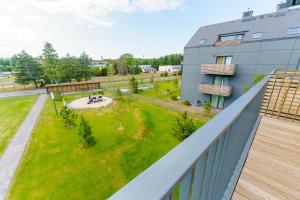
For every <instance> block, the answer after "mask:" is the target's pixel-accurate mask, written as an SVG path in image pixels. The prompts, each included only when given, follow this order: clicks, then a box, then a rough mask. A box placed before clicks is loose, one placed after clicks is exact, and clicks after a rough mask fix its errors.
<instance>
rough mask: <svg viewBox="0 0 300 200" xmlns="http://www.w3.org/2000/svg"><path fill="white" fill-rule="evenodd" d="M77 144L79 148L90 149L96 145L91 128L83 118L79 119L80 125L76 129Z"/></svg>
mask: <svg viewBox="0 0 300 200" xmlns="http://www.w3.org/2000/svg"><path fill="white" fill-rule="evenodd" d="M77 134H78V142H79V145H80V146H81V147H83V148H84V147H90V146H93V145H94V144H95V143H96V140H95V138H94V136H93V133H92V129H91V126H90V125H89V124H88V122H87V121H86V120H85V119H84V117H83V116H81V117H80V123H79V127H78V131H77Z"/></svg>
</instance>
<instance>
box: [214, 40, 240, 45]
mask: <svg viewBox="0 0 300 200" xmlns="http://www.w3.org/2000/svg"><path fill="white" fill-rule="evenodd" d="M241 42H242V40H226V41H216V42H215V44H214V46H215V47H222V46H234V45H239V44H241Z"/></svg>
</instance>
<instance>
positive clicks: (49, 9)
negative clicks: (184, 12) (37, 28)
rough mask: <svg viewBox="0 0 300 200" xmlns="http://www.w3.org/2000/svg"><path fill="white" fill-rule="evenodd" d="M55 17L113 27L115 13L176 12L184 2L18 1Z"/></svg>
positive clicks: (106, 0)
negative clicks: (65, 17) (139, 11)
mask: <svg viewBox="0 0 300 200" xmlns="http://www.w3.org/2000/svg"><path fill="white" fill-rule="evenodd" d="M18 1H22V2H23V3H27V4H30V5H31V6H34V7H35V8H38V9H39V10H42V11H44V12H46V13H49V14H53V15H58V14H59V15H69V16H71V17H72V18H74V19H76V20H81V21H86V22H89V23H92V24H95V25H100V26H112V25H113V20H112V19H111V16H112V14H113V13H130V12H134V11H138V10H142V11H146V12H155V11H163V10H174V9H177V8H179V7H181V6H182V5H183V4H184V0H18Z"/></svg>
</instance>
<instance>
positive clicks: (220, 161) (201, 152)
mask: <svg viewBox="0 0 300 200" xmlns="http://www.w3.org/2000/svg"><path fill="white" fill-rule="evenodd" d="M267 81H268V77H266V78H265V79H264V80H263V81H261V82H260V83H258V84H257V85H256V86H254V87H253V88H252V89H251V90H249V91H248V92H247V93H246V94H244V95H243V96H241V97H240V98H239V99H237V100H236V101H235V102H234V103H232V104H231V105H230V106H228V107H227V108H226V109H225V110H224V111H222V112H221V113H220V114H218V115H217V116H216V117H215V118H213V119H212V120H211V121H209V122H208V123H207V124H206V125H204V126H203V127H202V128H201V129H199V130H197V131H196V132H195V133H194V134H193V135H191V136H190V137H189V138H187V139H186V140H184V141H183V142H182V143H180V144H179V145H178V146H176V147H175V148H174V149H173V150H172V151H170V152H169V153H168V154H166V155H165V156H164V157H162V158H161V159H160V160H159V161H157V162H156V163H155V164H153V165H152V166H151V167H149V168H148V169H147V170H145V171H144V172H143V173H142V174H140V175H139V176H138V177H136V178H135V179H133V180H132V181H131V182H130V183H129V184H127V185H126V186H124V187H123V188H122V189H121V190H119V191H118V192H117V193H115V194H114V195H113V196H111V197H110V200H135V199H136V200H140V199H143V200H147V199H149V200H150V199H151V200H153V199H164V200H167V199H168V200H171V199H181V200H187V199H192V200H194V199H195V200H196V199H197V200H198V199H222V198H224V199H230V198H231V195H232V192H233V189H234V186H235V183H236V181H237V178H236V175H234V174H239V173H240V169H239V167H238V163H239V164H240V159H241V155H242V153H243V152H246V153H247V148H249V145H248V144H249V141H250V142H251V139H252V138H253V135H254V134H255V127H256V125H257V122H258V121H259V111H260V106H261V102H262V100H263V97H264V93H265V87H266V84H267ZM246 144H247V145H246ZM243 155H244V153H243ZM241 160H242V159H241ZM236 169H237V170H236ZM237 171H238V172H237ZM234 178H235V179H234ZM232 188H233V189H232Z"/></svg>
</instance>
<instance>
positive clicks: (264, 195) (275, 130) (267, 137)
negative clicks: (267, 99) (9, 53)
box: [232, 117, 300, 200]
mask: <svg viewBox="0 0 300 200" xmlns="http://www.w3.org/2000/svg"><path fill="white" fill-rule="evenodd" d="M232 199H233V200H237V199H238V200H245V199H300V124H296V123H290V122H285V121H281V120H275V119H271V118H268V117H263V118H262V120H261V123H260V125H259V128H258V131H257V133H256V136H255V138H254V141H253V144H252V146H251V149H250V152H249V155H248V157H247V160H246V163H245V165H244V168H243V170H242V173H241V176H240V178H239V181H238V184H237V186H236V188H235V192H234V194H233V197H232Z"/></svg>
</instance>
